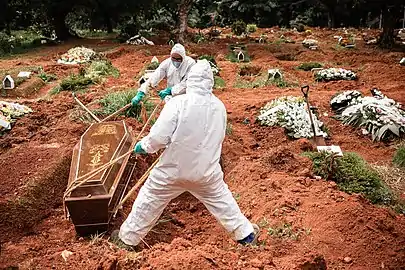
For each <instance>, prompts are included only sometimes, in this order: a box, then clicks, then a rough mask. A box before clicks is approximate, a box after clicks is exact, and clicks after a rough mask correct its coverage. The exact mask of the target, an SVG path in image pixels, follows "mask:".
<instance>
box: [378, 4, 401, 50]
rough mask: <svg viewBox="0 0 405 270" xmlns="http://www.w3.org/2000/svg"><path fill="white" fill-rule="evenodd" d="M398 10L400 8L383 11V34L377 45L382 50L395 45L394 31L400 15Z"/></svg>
mask: <svg viewBox="0 0 405 270" xmlns="http://www.w3.org/2000/svg"><path fill="white" fill-rule="evenodd" d="M398 10H400V6H390V7H384V9H383V12H382V18H383V23H382V24H383V32H382V33H381V36H380V40H379V45H380V47H382V48H392V47H393V46H394V45H395V39H394V29H395V23H396V22H397V20H398V18H399V14H400V12H398Z"/></svg>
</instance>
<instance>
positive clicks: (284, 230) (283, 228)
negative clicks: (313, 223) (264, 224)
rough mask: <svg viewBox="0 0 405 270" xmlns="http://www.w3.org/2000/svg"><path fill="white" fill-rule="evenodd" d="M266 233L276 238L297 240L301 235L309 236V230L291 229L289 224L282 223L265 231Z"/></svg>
mask: <svg viewBox="0 0 405 270" xmlns="http://www.w3.org/2000/svg"><path fill="white" fill-rule="evenodd" d="M267 233H268V234H269V235H271V236H273V237H276V238H284V239H293V240H296V241H297V240H299V238H300V237H301V236H302V235H303V234H306V235H309V234H311V229H310V228H308V229H303V228H298V229H297V228H293V227H292V224H291V223H283V224H280V225H278V226H275V227H270V228H268V229H267Z"/></svg>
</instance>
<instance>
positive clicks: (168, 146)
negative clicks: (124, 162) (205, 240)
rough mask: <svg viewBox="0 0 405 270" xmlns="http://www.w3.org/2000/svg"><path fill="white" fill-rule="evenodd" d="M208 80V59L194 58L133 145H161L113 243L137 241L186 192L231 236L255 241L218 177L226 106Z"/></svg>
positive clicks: (147, 148)
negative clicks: (180, 90) (182, 86)
mask: <svg viewBox="0 0 405 270" xmlns="http://www.w3.org/2000/svg"><path fill="white" fill-rule="evenodd" d="M213 85H214V78H213V74H212V71H211V67H210V65H209V63H208V61H206V60H201V61H198V62H197V64H195V65H194V66H193V67H192V68H191V70H190V72H189V74H188V79H187V91H186V94H184V95H180V96H176V97H174V98H172V99H171V100H169V101H168V102H167V103H166V105H165V107H164V108H163V110H162V112H161V114H160V116H159V118H158V119H157V121H156V123H155V124H154V125H153V126H152V128H151V131H150V133H149V134H148V135H147V136H146V137H145V138H143V139H142V140H141V141H139V142H138V143H137V144H136V146H135V148H134V151H135V153H138V154H142V153H143V154H146V153H155V152H157V151H158V150H159V149H162V148H165V150H164V152H163V155H162V157H161V159H160V161H159V162H158V163H157V165H156V167H155V168H154V169H152V171H151V173H150V176H149V178H148V179H147V180H146V182H145V184H144V185H143V187H142V188H141V190H140V191H139V194H138V197H137V198H136V200H135V202H134V205H133V207H132V211H131V213H130V214H129V216H128V218H127V219H126V220H125V222H124V223H123V224H122V226H121V228H120V230H119V232H118V230H116V231H114V232H113V233H112V235H111V240H112V241H113V242H114V241H118V242H119V243H120V244H121V245H122V244H125V245H127V246H132V247H133V246H136V245H138V244H139V242H140V241H141V240H142V239H143V238H144V237H145V236H146V234H147V233H148V232H149V230H150V229H151V228H152V227H153V226H154V225H155V223H156V221H157V220H158V218H159V217H160V215H161V214H162V212H163V210H164V208H165V207H166V206H167V205H168V203H169V202H170V201H171V200H172V199H174V198H176V197H177V196H179V195H180V194H182V193H183V192H186V191H188V192H190V193H191V194H192V195H193V196H195V197H196V198H197V199H198V200H200V201H201V202H202V203H203V204H204V205H205V206H206V207H207V209H208V210H209V211H210V212H211V214H212V215H214V217H215V218H216V219H217V220H218V221H219V223H220V224H222V226H223V227H224V228H225V229H226V230H227V231H228V232H229V233H230V234H232V235H233V238H234V239H235V240H236V241H238V242H239V243H241V244H254V243H255V242H256V240H257V236H258V234H259V227H258V226H257V225H256V224H252V223H250V222H249V220H248V219H247V218H246V217H245V216H244V215H243V214H242V212H241V211H240V209H239V207H238V205H237V203H236V201H235V199H234V198H233V196H232V193H231V191H230V190H229V188H228V186H227V185H226V184H225V182H224V180H223V176H224V175H223V172H222V169H221V166H220V164H219V159H220V156H221V150H222V142H223V140H224V137H225V130H226V121H227V120H226V110H225V106H224V104H223V103H222V102H221V101H220V100H219V99H218V98H217V97H215V96H214V94H213V93H212V87H213ZM113 238H115V239H113ZM122 242H123V243H122Z"/></svg>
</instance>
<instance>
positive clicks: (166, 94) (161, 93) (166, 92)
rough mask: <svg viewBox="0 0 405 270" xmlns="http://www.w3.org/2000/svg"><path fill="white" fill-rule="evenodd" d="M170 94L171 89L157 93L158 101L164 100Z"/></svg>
mask: <svg viewBox="0 0 405 270" xmlns="http://www.w3.org/2000/svg"><path fill="white" fill-rule="evenodd" d="M171 94H172V88H171V87H168V88H166V89H164V90H162V91H160V92H159V97H160V99H162V100H163V99H165V97H167V96H170V95H171Z"/></svg>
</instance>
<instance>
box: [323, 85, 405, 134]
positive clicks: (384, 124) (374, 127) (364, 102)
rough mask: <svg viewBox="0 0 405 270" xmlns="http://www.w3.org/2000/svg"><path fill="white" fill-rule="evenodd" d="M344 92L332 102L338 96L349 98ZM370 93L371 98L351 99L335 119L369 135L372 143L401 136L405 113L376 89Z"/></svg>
mask: <svg viewBox="0 0 405 270" xmlns="http://www.w3.org/2000/svg"><path fill="white" fill-rule="evenodd" d="M346 92H352V91H346ZM346 92H343V93H342V94H340V95H338V96H336V97H335V98H333V99H332V101H334V100H337V99H339V96H340V97H344V96H350V93H346ZM372 93H373V95H374V96H373V97H356V98H354V99H352V100H351V101H350V102H349V103H348V104H347V106H346V107H345V108H343V109H342V108H341V110H340V111H341V113H340V114H338V115H337V117H336V118H337V119H339V120H341V121H342V122H343V123H344V124H347V125H352V126H355V127H360V128H362V129H363V134H371V136H372V139H373V141H381V140H384V139H387V138H388V137H390V136H392V135H394V136H398V137H400V136H401V135H403V134H404V133H405V111H404V110H402V109H401V105H400V104H398V103H397V102H395V100H393V99H390V98H387V97H386V96H385V95H383V94H382V93H381V92H380V91H379V90H377V89H373V90H372ZM341 99H343V98H341ZM332 101H331V105H332V103H333V102H332ZM335 104H336V103H335Z"/></svg>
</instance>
